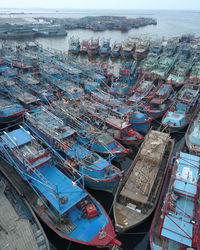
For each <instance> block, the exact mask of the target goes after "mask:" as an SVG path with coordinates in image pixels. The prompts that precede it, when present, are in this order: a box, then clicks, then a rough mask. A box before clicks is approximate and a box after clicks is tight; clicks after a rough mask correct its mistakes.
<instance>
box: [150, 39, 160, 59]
mask: <svg viewBox="0 0 200 250" xmlns="http://www.w3.org/2000/svg"><path fill="white" fill-rule="evenodd" d="M162 52H163V44H162V43H161V42H160V41H153V42H152V43H151V44H150V46H149V54H148V56H154V57H157V56H159V55H160V54H161V53H162Z"/></svg>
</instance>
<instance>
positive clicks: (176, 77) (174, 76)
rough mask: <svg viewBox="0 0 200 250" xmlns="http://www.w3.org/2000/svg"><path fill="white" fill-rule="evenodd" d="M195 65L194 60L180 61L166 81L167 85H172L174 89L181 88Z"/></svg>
mask: <svg viewBox="0 0 200 250" xmlns="http://www.w3.org/2000/svg"><path fill="white" fill-rule="evenodd" d="M192 65H193V60H188V61H187V62H185V61H181V60H179V61H178V62H177V63H176V64H175V65H174V68H173V70H172V72H171V73H170V75H169V76H168V78H167V79H166V82H167V83H170V84H171V85H172V86H173V87H174V88H179V87H181V86H182V85H183V84H184V82H185V79H186V77H187V75H188V74H189V72H190V70H191V68H192Z"/></svg>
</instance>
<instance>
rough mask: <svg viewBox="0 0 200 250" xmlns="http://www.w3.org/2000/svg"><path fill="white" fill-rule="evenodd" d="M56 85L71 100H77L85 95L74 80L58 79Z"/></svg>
mask: <svg viewBox="0 0 200 250" xmlns="http://www.w3.org/2000/svg"><path fill="white" fill-rule="evenodd" d="M54 87H56V88H57V89H59V91H62V92H63V95H65V96H66V97H67V98H68V99H69V100H76V99H79V98H81V97H82V96H83V95H84V91H83V89H82V88H79V87H78V86H76V85H75V84H74V83H73V82H70V81H64V80H63V81H57V82H54Z"/></svg>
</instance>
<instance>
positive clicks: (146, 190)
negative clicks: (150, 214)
mask: <svg viewBox="0 0 200 250" xmlns="http://www.w3.org/2000/svg"><path fill="white" fill-rule="evenodd" d="M152 132H153V133H150V134H149V135H148V139H147V140H145V142H144V144H143V147H142V150H141V152H140V155H139V159H138V161H137V162H136V165H135V166H134V171H132V172H131V174H130V176H129V178H128V180H127V182H126V184H125V185H124V187H123V189H122V191H121V193H120V195H122V196H124V197H126V198H129V199H131V200H134V201H136V202H141V203H144V204H145V203H147V202H148V199H149V195H150V193H151V190H152V188H153V186H154V182H155V179H156V176H157V173H158V171H159V167H160V164H159V163H160V161H161V159H162V157H163V154H164V151H165V147H166V144H167V141H168V139H169V136H168V134H160V133H156V132H157V131H152ZM133 191H135V192H133Z"/></svg>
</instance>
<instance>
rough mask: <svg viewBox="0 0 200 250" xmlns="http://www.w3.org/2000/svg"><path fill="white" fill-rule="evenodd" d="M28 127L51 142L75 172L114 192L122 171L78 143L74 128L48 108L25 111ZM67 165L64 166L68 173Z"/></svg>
mask: <svg viewBox="0 0 200 250" xmlns="http://www.w3.org/2000/svg"><path fill="white" fill-rule="evenodd" d="M26 120H27V121H28V122H29V124H30V125H29V127H31V128H32V132H33V133H35V134H36V135H37V134H39V135H40V136H41V137H42V138H43V139H44V140H45V141H46V142H47V143H48V144H50V145H51V146H52V147H53V148H54V149H55V150H56V151H57V152H58V153H59V154H60V155H61V156H62V157H63V158H64V159H65V160H66V161H67V163H69V164H68V165H70V166H72V167H73V169H72V170H74V171H75V172H78V173H80V174H83V175H84V178H85V183H86V185H87V186H88V187H90V188H93V189H99V190H106V191H112V189H113V188H114V187H115V186H116V184H117V183H118V181H119V179H120V176H121V171H120V170H119V169H118V168H116V167H115V166H113V165H112V164H111V163H110V162H109V161H107V160H105V159H104V158H102V157H101V156H99V155H98V154H96V153H93V152H91V151H89V150H88V149H87V148H86V147H84V146H83V145H81V144H80V143H79V140H78V138H77V135H76V132H75V130H74V129H72V128H70V127H69V126H67V125H65V124H64V122H63V121H62V120H61V119H59V118H58V117H56V116H55V115H53V114H52V113H50V112H49V111H47V110H46V109H45V108H42V109H41V110H39V111H37V112H35V113H32V114H26ZM68 165H66V166H65V167H63V168H62V171H63V172H68V167H67V166H68Z"/></svg>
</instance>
